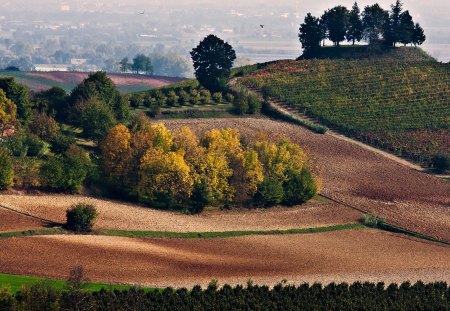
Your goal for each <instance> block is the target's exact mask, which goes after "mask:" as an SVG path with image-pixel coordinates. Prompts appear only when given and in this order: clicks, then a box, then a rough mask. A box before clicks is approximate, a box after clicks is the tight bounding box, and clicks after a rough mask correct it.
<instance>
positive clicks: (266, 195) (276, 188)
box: [255, 176, 284, 207]
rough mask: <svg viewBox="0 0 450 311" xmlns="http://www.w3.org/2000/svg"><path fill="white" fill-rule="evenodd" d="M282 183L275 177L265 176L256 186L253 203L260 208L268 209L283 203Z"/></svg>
mask: <svg viewBox="0 0 450 311" xmlns="http://www.w3.org/2000/svg"><path fill="white" fill-rule="evenodd" d="M283 197H284V190H283V183H282V182H281V180H279V179H278V178H276V177H271V176H266V177H265V178H264V180H263V182H262V183H260V184H259V185H258V191H257V192H256V195H255V203H256V204H257V205H260V206H264V207H270V206H273V205H276V204H280V203H281V202H282V201H283Z"/></svg>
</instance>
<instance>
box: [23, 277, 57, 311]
mask: <svg viewBox="0 0 450 311" xmlns="http://www.w3.org/2000/svg"><path fill="white" fill-rule="evenodd" d="M59 297H60V293H59V292H58V291H57V290H56V289H54V288H53V287H52V286H51V285H49V284H46V283H43V282H38V283H35V284H33V285H31V286H24V287H23V288H22V291H21V292H20V301H19V306H20V307H19V308H18V310H30V311H34V310H48V311H53V310H54V311H57V310H60V308H59Z"/></svg>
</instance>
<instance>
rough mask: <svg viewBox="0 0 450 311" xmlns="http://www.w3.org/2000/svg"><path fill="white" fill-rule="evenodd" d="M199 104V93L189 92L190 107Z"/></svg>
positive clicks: (195, 91)
mask: <svg viewBox="0 0 450 311" xmlns="http://www.w3.org/2000/svg"><path fill="white" fill-rule="evenodd" d="M199 102H200V93H199V92H198V91H197V90H192V91H191V98H190V99H189V103H190V104H191V105H198V103H199Z"/></svg>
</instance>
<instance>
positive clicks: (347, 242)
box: [0, 118, 450, 287]
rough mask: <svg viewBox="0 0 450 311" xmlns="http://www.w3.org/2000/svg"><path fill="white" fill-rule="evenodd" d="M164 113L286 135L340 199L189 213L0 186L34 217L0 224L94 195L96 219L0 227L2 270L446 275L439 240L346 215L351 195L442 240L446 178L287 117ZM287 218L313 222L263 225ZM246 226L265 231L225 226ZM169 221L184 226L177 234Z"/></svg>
mask: <svg viewBox="0 0 450 311" xmlns="http://www.w3.org/2000/svg"><path fill="white" fill-rule="evenodd" d="M165 124H166V126H167V127H168V128H171V129H174V128H177V127H180V126H183V125H189V126H191V127H192V128H193V129H194V130H195V131H197V132H203V131H206V130H208V129H211V128H227V127H233V128H238V129H239V131H240V132H241V133H242V135H243V137H244V139H252V137H253V136H254V135H255V133H260V132H267V133H273V138H274V139H277V137H281V136H287V137H290V138H291V139H292V140H293V141H294V142H295V143H298V144H299V145H300V146H302V148H304V149H305V151H306V152H308V154H309V155H310V157H311V160H312V163H313V170H314V171H315V172H317V173H318V174H319V175H320V176H321V179H322V183H323V186H322V191H321V193H322V194H323V195H325V196H327V197H329V198H332V199H334V200H337V201H339V202H342V203H338V202H333V201H331V200H328V199H325V198H323V197H318V198H315V199H313V200H312V201H311V202H309V203H308V204H306V205H302V206H298V207H294V208H281V207H277V208H274V209H269V210H268V209H236V210H220V209H207V210H206V211H205V212H204V213H202V214H199V215H184V214H180V213H175V212H170V211H159V210H154V209H149V208H145V207H141V206H137V205H132V204H126V203H121V202H116V201H109V200H104V199H95V198H91V197H87V196H64V195H36V194H35V195H26V194H23V193H16V192H15V191H10V192H7V193H4V194H2V195H1V204H2V205H3V206H6V207H8V208H10V209H13V210H16V211H18V212H21V213H24V214H31V215H33V216H34V217H36V218H35V219H30V218H29V217H28V216H25V215H22V214H21V215H19V214H16V213H15V212H12V211H10V210H4V209H0V210H1V213H2V214H1V216H2V217H1V218H0V225H1V227H2V228H4V229H2V231H3V232H12V231H16V232H17V231H21V230H31V229H41V230H49V229H45V227H46V226H48V224H47V223H46V222H45V221H39V220H38V219H37V218H43V219H46V220H50V221H53V222H56V223H62V222H64V214H65V211H66V209H67V208H68V207H69V206H71V205H73V204H76V203H79V202H85V203H91V204H94V205H96V206H97V208H98V211H99V219H98V222H97V224H96V227H95V228H94V229H95V230H96V231H95V232H96V234H97V235H94V236H85V235H71V234H68V233H66V232H58V231H53V232H52V233H51V235H48V236H45V235H42V234H41V235H39V234H37V235H35V236H28V237H20V235H17V236H14V235H13V236H11V237H6V236H5V235H4V236H3V238H0V247H1V248H2V256H1V257H0V273H10V274H20V275H34V276H40V277H48V278H58V279H61V278H65V277H66V275H67V272H68V271H69V269H70V268H71V267H72V266H73V265H74V264H75V263H81V264H83V266H84V267H85V269H86V272H87V276H88V277H89V279H90V280H91V281H99V282H113V283H129V284H140V285H143V286H151V287H164V286H168V285H170V286H176V287H179V286H188V287H190V286H192V285H195V284H197V283H199V284H202V285H206V284H207V283H208V282H209V281H210V280H211V279H218V280H219V282H220V283H221V284H223V283H225V282H227V283H230V284H237V283H245V282H246V281H247V280H248V279H249V278H251V279H252V280H253V281H254V282H257V283H258V284H266V285H273V284H275V283H277V282H279V281H281V280H282V279H287V280H288V281H290V282H296V283H299V282H303V281H305V282H311V283H312V282H316V281H318V282H323V283H329V282H333V281H334V282H343V281H346V282H352V281H356V280H364V281H366V280H368V281H375V282H376V281H385V282H402V281H405V280H410V281H416V280H419V279H420V280H423V281H425V282H432V281H437V280H439V281H442V280H447V281H449V280H448V276H449V275H450V266H449V261H448V256H449V255H450V254H449V248H448V246H446V245H443V244H438V243H432V242H427V241H424V240H417V239H415V238H411V237H408V236H405V235H401V234H394V233H388V232H384V231H380V230H375V229H364V228H363V229H361V228H359V227H352V224H356V223H357V221H358V218H359V217H360V216H361V212H360V211H358V210H355V209H353V208H352V207H350V206H353V207H356V208H358V209H361V210H365V211H370V212H373V213H376V214H378V215H381V216H384V217H386V219H387V221H388V222H389V223H392V224H394V225H397V226H400V227H402V228H405V229H409V230H412V231H415V232H419V233H422V234H426V235H429V236H433V237H436V238H438V239H441V240H446V241H448V240H450V236H449V232H450V230H449V228H450V210H449V208H448V206H449V203H450V201H449V197H448V195H447V194H448V193H449V192H450V184H449V183H448V182H446V181H444V180H441V179H438V178H435V177H433V176H429V175H427V174H424V173H420V172H416V171H413V170H411V169H410V168H408V167H406V166H402V165H400V164H398V163H397V162H394V161H391V160H389V159H387V158H384V157H383V156H381V155H378V154H376V153H373V152H370V151H368V150H366V149H364V148H361V147H360V146H358V145H354V144H351V143H348V142H346V141H342V140H339V139H336V138H335V137H333V136H329V135H318V134H314V133H312V132H310V131H308V130H306V129H303V128H301V127H298V126H295V125H291V124H288V123H282V122H276V121H271V120H267V119H251V118H235V119H201V120H195V119H193V120H170V121H165ZM345 224H349V225H350V226H349V227H346V226H345ZM333 225H344V226H342V227H341V228H339V229H338V227H336V228H337V229H336V230H334V229H333V231H329V232H321V231H323V230H320V228H321V227H326V226H333ZM296 228H316V229H317V232H315V233H301V234H299V233H288V232H286V233H284V234H276V233H269V231H271V230H289V229H296ZM106 229H109V230H106ZM112 229H115V230H140V231H152V232H156V231H158V232H161V234H160V236H161V237H159V238H154V237H153V238H152V237H151V235H149V237H147V238H140V236H142V235H139V232H136V233H134V234H130V235H129V236H131V237H125V236H111V235H114V234H122V235H126V234H127V232H128V231H124V232H122V233H120V232H116V233H114V231H113V230H112ZM256 230H260V231H261V230H262V232H264V231H267V234H263V235H260V234H251V233H249V234H248V235H246V236H239V237H237V236H234V237H233V232H235V231H249V232H250V231H256ZM164 232H166V234H164ZM170 232H173V233H180V234H185V235H187V236H190V237H191V238H189V239H185V238H177V237H176V236H175V235H170V234H169V233H170ZM199 232H212V233H214V232H216V233H217V236H216V237H214V236H212V238H209V239H199V238H196V236H195V233H199ZM294 232H295V231H294ZM297 232H298V231H297ZM129 233H130V232H129ZM222 233H223V234H222ZM227 233H229V234H228V235H227ZM221 236H229V237H228V238H224V237H221ZM62 249H64V251H63V252H62V251H61V250H62ZM74 258H76V262H74V261H73V260H74ZM130 262H132V263H133V264H132V265H130V264H129V263H130ZM117 267H121V268H120V269H117Z"/></svg>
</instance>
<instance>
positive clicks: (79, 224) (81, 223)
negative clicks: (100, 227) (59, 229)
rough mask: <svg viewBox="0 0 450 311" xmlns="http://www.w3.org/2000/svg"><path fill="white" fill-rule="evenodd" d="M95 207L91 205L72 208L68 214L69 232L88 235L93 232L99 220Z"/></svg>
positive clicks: (78, 205)
mask: <svg viewBox="0 0 450 311" xmlns="http://www.w3.org/2000/svg"><path fill="white" fill-rule="evenodd" d="M97 215H98V214H97V210H96V209H95V206H93V205H90V204H77V205H74V206H72V207H70V208H69V209H68V210H67V212H66V217H67V223H66V228H67V229H68V230H71V231H74V232H79V233H86V232H91V231H92V227H93V226H94V223H95V220H96V218H97Z"/></svg>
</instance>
